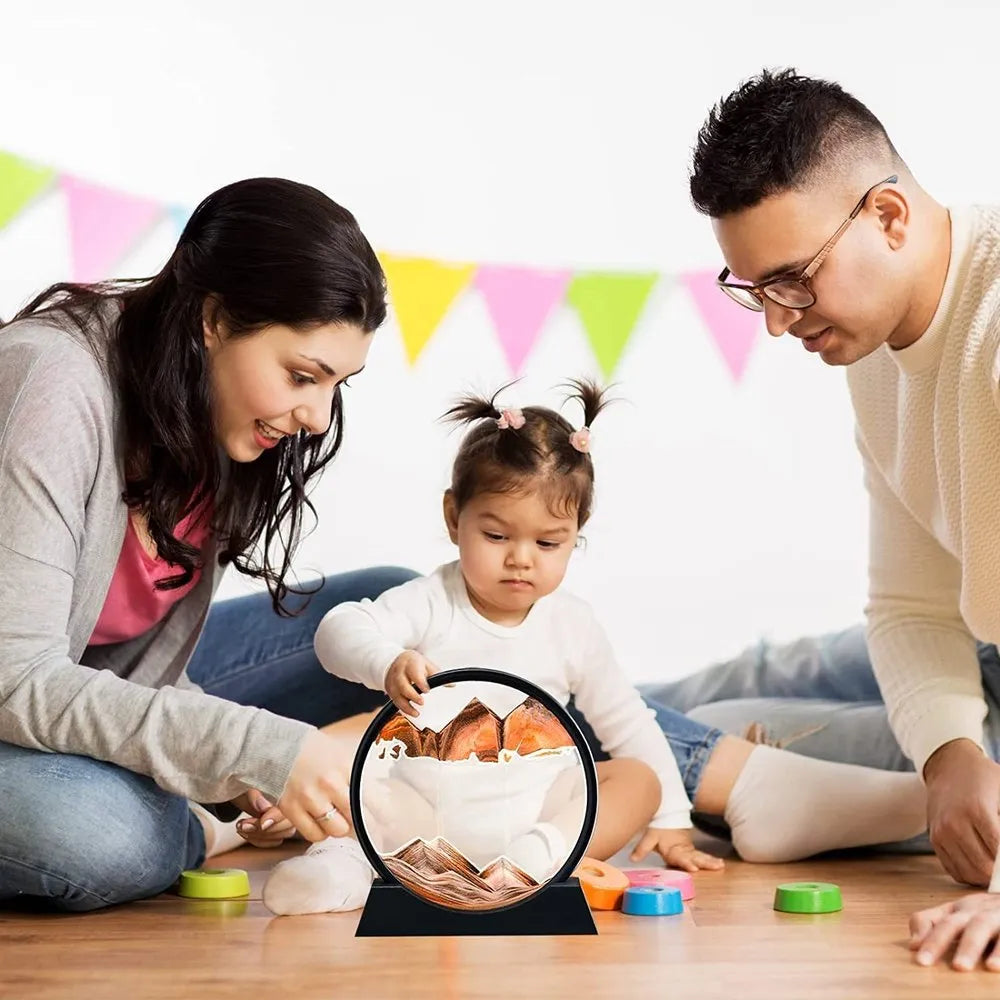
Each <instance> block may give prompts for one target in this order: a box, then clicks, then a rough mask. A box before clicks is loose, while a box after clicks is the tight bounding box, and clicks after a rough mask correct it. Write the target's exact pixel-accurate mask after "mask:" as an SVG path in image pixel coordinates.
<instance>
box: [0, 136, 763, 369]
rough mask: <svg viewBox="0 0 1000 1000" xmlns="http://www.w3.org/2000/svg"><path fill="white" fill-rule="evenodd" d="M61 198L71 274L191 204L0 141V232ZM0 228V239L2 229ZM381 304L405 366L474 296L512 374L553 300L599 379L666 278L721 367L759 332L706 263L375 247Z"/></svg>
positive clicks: (185, 213)
mask: <svg viewBox="0 0 1000 1000" xmlns="http://www.w3.org/2000/svg"><path fill="white" fill-rule="evenodd" d="M54 194H59V195H61V196H62V197H63V198H64V199H65V203H66V221H67V230H68V238H69V246H70V250H71V260H72V274H71V275H68V276H67V277H69V278H70V279H71V280H73V281H79V282H84V283H87V282H94V281H99V280H101V279H104V278H110V277H115V276H117V275H116V274H115V268H116V267H117V266H118V265H119V263H120V262H121V261H122V260H124V258H125V257H126V255H127V254H129V253H130V251H131V250H132V249H133V248H134V247H135V246H136V245H137V244H138V243H139V242H140V241H141V240H143V239H144V238H145V237H146V235H147V234H148V233H149V232H150V230H151V229H152V228H153V227H154V226H156V225H157V224H158V223H159V222H160V221H161V220H163V219H168V220H169V222H170V224H171V225H172V226H173V228H174V229H175V231H176V234H177V235H178V236H179V235H180V233H181V232H182V231H183V229H184V226H185V224H186V223H187V220H188V218H189V217H190V215H191V209H190V208H188V207H186V206H183V205H176V204H165V203H160V202H158V201H155V200H153V199H149V198H141V197H137V196H135V195H133V194H130V193H126V192H123V191H118V190H115V189H113V188H109V187H105V186H103V185H100V184H95V183H92V182H90V181H87V180H82V179H80V178H78V177H75V176H73V175H71V174H67V173H63V172H61V171H58V170H56V169H54V168H52V167H47V166H43V165H40V164H37V163H33V162H31V161H29V160H26V159H23V158H21V157H19V156H16V155H14V154H12V153H7V152H3V151H0V230H2V229H3V228H4V227H5V226H6V225H8V224H9V223H10V222H12V221H13V220H14V219H15V218H18V217H19V216H21V215H22V214H24V213H25V212H27V211H28V210H29V209H30V207H31V206H32V205H33V204H35V203H36V202H38V201H40V200H42V199H44V198H47V197H51V196H53V195H54ZM2 238H3V237H2V235H0V239H2ZM379 260H380V261H381V262H382V267H383V268H384V270H385V274H386V281H387V283H388V287H389V304H390V310H391V312H392V314H393V315H394V317H395V320H396V325H397V326H398V328H399V333H400V337H401V338H402V342H403V349H404V351H405V353H406V357H407V359H408V361H409V363H410V364H411V365H414V364H417V363H418V361H419V358H420V355H421V354H422V352H423V351H424V349H425V348H426V346H427V344H428V343H429V342H430V340H431V339H432V338H433V336H434V334H435V333H436V332H437V330H438V328H439V327H440V326H441V324H442V323H443V322H444V320H445V318H446V317H447V315H448V314H449V312H450V311H451V309H452V307H453V306H454V305H455V304H456V302H457V300H458V299H460V298H461V297H462V296H463V295H467V294H473V295H477V296H479V298H480V300H481V301H482V303H483V305H484V307H485V310H486V312H487V314H488V316H489V318H490V321H491V322H492V324H493V328H494V331H495V333H496V337H497V340H498V342H499V344H500V348H501V350H502V352H503V356H504V358H505V359H506V361H507V365H508V366H509V368H510V370H511V373H512V374H514V375H520V374H521V373H522V372H523V370H524V366H525V363H526V362H527V360H528V358H529V357H530V355H531V352H532V351H533V350H534V348H535V346H536V344H537V343H538V341H539V339H540V338H541V337H542V336H543V334H544V333H545V329H546V326H547V325H548V324H549V322H550V320H551V319H552V316H553V315H554V314H555V313H556V312H557V311H559V310H560V309H561V308H562V307H568V308H569V309H571V310H572V311H573V312H574V313H575V316H576V319H577V320H578V321H579V324H580V327H581V329H582V331H583V334H584V336H585V337H586V339H587V342H588V344H589V345H590V349H591V351H592V352H593V355H594V359H595V361H596V363H597V365H598V367H599V368H600V370H601V372H602V373H603V374H604V376H605V377H606V378H610V377H611V376H612V375H613V374H614V372H615V370H616V369H617V368H618V366H619V364H620V363H621V361H622V358H623V357H624V355H625V353H626V350H627V348H628V346H629V344H630V342H631V341H632V338H633V335H634V333H635V331H636V329H637V328H638V327H639V326H640V325H641V323H642V318H643V315H644V313H645V312H646V311H647V310H646V306H647V304H648V302H649V298H650V295H651V293H652V292H653V290H654V288H656V287H657V286H658V285H659V284H660V283H661V282H662V281H663V279H673V282H672V283H673V284H674V285H675V286H676V287H677V288H681V289H683V290H684V291H685V292H686V293H687V294H688V295H689V296H690V298H691V299H692V301H693V303H694V305H695V309H696V312H697V314H698V316H699V318H700V320H701V322H702V324H703V325H704V327H705V329H706V331H707V333H708V335H709V337H710V338H711V340H712V342H713V343H714V344H715V347H716V349H717V351H718V354H719V358H720V363H721V365H722V367H724V369H725V370H726V372H727V373H728V375H729V377H730V378H731V379H732V380H733V382H735V383H739V382H740V381H741V380H742V379H743V377H744V375H745V373H746V370H747V366H748V364H749V362H750V358H751V355H752V353H753V349H754V346H755V345H756V343H757V341H758V340H759V339H760V334H761V330H762V326H763V323H762V317H761V314H760V313H754V312H751V311H749V310H746V309H741V308H740V307H739V306H738V305H736V304H735V303H734V302H732V301H730V300H729V299H728V298H726V296H725V295H723V294H722V293H721V292H720V291H719V289H718V288H717V287H716V285H715V274H716V270H717V269H713V270H706V271H691V272H686V273H683V274H679V275H664V274H662V273H659V272H653V271H610V270H609V271H595V270H591V269H586V268H551V267H533V266H529V265H499V264H493V263H489V262H454V261H444V260H436V259H433V258H430V257H417V256H405V255H398V254H393V253H386V252H381V253H379Z"/></svg>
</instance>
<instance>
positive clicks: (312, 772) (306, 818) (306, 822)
mask: <svg viewBox="0 0 1000 1000" xmlns="http://www.w3.org/2000/svg"><path fill="white" fill-rule="evenodd" d="M342 756H343V747H342V745H341V743H340V742H338V741H337V740H336V739H334V738H333V737H332V736H328V735H327V734H326V733H324V732H322V731H320V730H318V729H317V730H315V731H314V732H311V733H310V734H309V735H308V736H307V737H306V738H305V740H303V742H302V748H301V750H299V755H298V757H296V758H295V763H294V764H293V765H292V770H291V773H290V774H289V775H288V781H287V782H286V783H285V790H284V792H282V794H281V798H280V799H278V802H277V809H278V811H279V812H280V814H281V816H282V817H283V819H284V820H285V821H287V822H288V823H290V824H291V825H292V826H293V827H294V828H295V829H296V830H298V832H299V833H300V834H301V835H302V836H303V837H304V838H305V839H306V840H310V841H312V842H313V843H315V842H317V841H320V840H326V838H327V837H342V836H344V834H345V833H347V832H348V831H349V830H350V815H351V802H350V793H349V792H348V787H347V778H346V777H345V775H344V773H343V771H342V769H341V767H340V765H339V763H338V760H340V759H341V758H342ZM268 832H270V831H268Z"/></svg>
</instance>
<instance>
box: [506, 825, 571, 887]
mask: <svg viewBox="0 0 1000 1000" xmlns="http://www.w3.org/2000/svg"><path fill="white" fill-rule="evenodd" d="M568 853H569V850H568V849H567V847H566V838H565V837H563V835H562V834H561V833H560V832H559V830H558V829H557V828H556V827H555V826H554V825H553V824H552V823H536V824H535V825H534V826H533V827H532V828H531V829H530V830H528V832H527V833H523V834H521V836H520V837H517V838H516V839H514V840H512V841H511V842H510V844H509V845H508V847H507V850H506V851H504V856H505V857H506V858H508V859H509V860H510V861H513V862H514V864H515V865H517V867H518V868H520V869H521V871H523V872H527V873H528V874H529V875H530V876H531V877H532V878H533V879H535V881H536V882H544V881H545V879H547V878H549V877H550V876H552V875H554V874H555V871H556V868H557V867H558V866H559V865H560V864H562V862H563V861H565V860H566V855H567V854H568Z"/></svg>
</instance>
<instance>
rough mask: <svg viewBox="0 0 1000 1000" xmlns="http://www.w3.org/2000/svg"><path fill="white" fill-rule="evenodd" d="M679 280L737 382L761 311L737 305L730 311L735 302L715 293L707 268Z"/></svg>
mask: <svg viewBox="0 0 1000 1000" xmlns="http://www.w3.org/2000/svg"><path fill="white" fill-rule="evenodd" d="M681 281H682V282H683V283H684V284H685V285H686V286H687V290H688V291H689V292H690V293H691V297H692V298H693V299H694V304H695V305H696V306H697V307H698V313H699V314H700V316H701V318H702V320H703V321H704V323H705V326H707V327H708V332H709V333H710V334H711V336H712V339H713V340H714V341H715V345H716V347H718V348H719V351H720V353H721V354H722V360H723V361H724V362H725V364H726V367H727V368H728V369H729V373H730V374H731V375H732V377H733V379H734V380H735V381H737V382H739V381H740V379H742V378H743V373H744V372H745V371H746V367H747V362H748V361H749V360H750V353H751V351H753V348H754V344H755V343H756V342H757V337H758V335H759V334H760V328H761V322H762V320H761V314H760V313H756V312H753V311H752V310H750V309H743V308H742V307H739V306H737V308H736V309H735V310H734V309H733V308H732V307H733V306H734V305H735V303H733V302H730V301H729V300H728V298H727V297H726V296H725V295H722V294H721V293H720V292H719V289H718V287H717V286H716V284H715V274H713V273H712V272H711V271H708V272H706V271H696V272H693V273H689V274H683V275H681Z"/></svg>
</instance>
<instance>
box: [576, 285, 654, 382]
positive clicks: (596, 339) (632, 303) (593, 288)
mask: <svg viewBox="0 0 1000 1000" xmlns="http://www.w3.org/2000/svg"><path fill="white" fill-rule="evenodd" d="M659 277H660V276H659V275H658V274H620V273H619V274H616V273H613V272H608V271H604V272H594V273H589V274H588V273H584V274H578V275H577V276H576V277H575V278H574V279H573V281H572V282H571V284H570V286H569V291H568V292H567V293H566V301H567V302H569V304H570V305H571V306H573V307H574V308H575V309H576V311H577V312H578V313H579V314H580V322H581V323H583V328H584V330H586V332H587V339H588V340H589V341H590V346H591V348H592V349H593V352H594V357H595V358H597V363H598V364H599V365H600V366H601V371H602V372H604V374H605V375H606V376H607V377H608V378H610V377H611V375H612V374H613V372H614V370H615V368H617V367H618V361H619V359H620V358H621V356H622V351H624V350H625V345H626V344H627V343H628V342H629V338H630V337H631V336H632V331H633V330H634V329H635V327H636V324H637V323H638V322H639V316H640V314H641V313H642V307H643V306H644V305H645V304H646V299H647V298H649V293H650V292H651V291H652V290H653V285H655V284H656V282H657V280H658V279H659Z"/></svg>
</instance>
